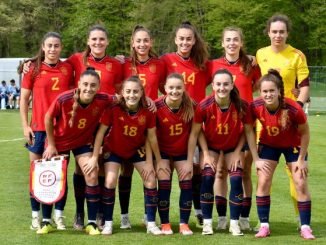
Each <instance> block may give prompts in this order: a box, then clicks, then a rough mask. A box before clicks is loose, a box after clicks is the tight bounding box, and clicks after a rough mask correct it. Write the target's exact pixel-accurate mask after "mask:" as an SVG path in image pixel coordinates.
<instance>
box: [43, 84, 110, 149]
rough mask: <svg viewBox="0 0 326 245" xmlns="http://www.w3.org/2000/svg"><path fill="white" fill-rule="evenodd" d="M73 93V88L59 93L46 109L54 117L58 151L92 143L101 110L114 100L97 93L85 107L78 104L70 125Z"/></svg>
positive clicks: (104, 94) (106, 95)
mask: <svg viewBox="0 0 326 245" xmlns="http://www.w3.org/2000/svg"><path fill="white" fill-rule="evenodd" d="M74 93H75V90H69V91H67V92H65V93H63V94H61V95H60V96H59V97H58V98H57V99H56V100H55V101H54V102H53V103H52V105H51V107H50V108H49V111H48V113H49V115H50V116H52V117H53V118H54V138H55V145H56V148H57V150H58V151H59V152H63V151H67V150H72V149H75V148H78V147H81V146H83V145H87V144H91V143H93V141H94V136H95V133H96V129H97V126H98V124H99V121H100V118H101V115H102V113H103V111H104V110H105V108H106V107H108V106H110V105H111V104H112V103H113V102H114V101H115V97H114V96H110V95H108V94H106V93H97V94H96V95H95V97H94V99H93V101H92V102H91V103H90V104H89V105H87V106H86V107H83V106H81V105H78V107H77V110H76V116H75V118H74V123H73V126H72V127H70V126H69V120H70V118H71V111H72V105H73V103H74V98H73V96H74Z"/></svg>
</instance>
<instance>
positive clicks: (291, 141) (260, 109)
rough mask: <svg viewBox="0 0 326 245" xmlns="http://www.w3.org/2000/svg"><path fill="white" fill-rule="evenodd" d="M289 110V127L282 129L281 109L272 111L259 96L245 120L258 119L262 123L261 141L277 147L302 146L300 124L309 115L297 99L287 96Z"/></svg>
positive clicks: (248, 122)
mask: <svg viewBox="0 0 326 245" xmlns="http://www.w3.org/2000/svg"><path fill="white" fill-rule="evenodd" d="M285 108H286V110H287V117H288V118H287V127H286V128H285V129H282V125H281V111H282V110H280V109H279V110H277V111H276V112H274V113H271V112H269V111H268V110H267V108H266V107H265V103H264V101H263V99H262V98H257V99H255V100H254V102H252V103H251V104H250V107H249V108H248V113H246V116H245V120H244V122H245V123H247V124H253V123H254V122H255V120H256V119H258V120H259V121H260V123H261V125H262V130H261V133H260V137H259V142H260V143H262V144H266V145H269V146H272V147H276V148H287V147H296V146H300V134H299V132H298V125H299V124H304V123H305V122H306V121H307V117H306V115H305V113H304V111H303V110H302V108H301V106H300V105H299V104H297V103H296V102H295V101H293V100H291V99H288V98H285Z"/></svg>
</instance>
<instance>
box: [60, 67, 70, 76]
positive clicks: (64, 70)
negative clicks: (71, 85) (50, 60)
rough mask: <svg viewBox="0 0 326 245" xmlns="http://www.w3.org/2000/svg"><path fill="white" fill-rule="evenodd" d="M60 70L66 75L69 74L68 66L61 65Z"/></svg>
mask: <svg viewBox="0 0 326 245" xmlns="http://www.w3.org/2000/svg"><path fill="white" fill-rule="evenodd" d="M60 71H61V73H62V74H63V75H65V76H67V75H68V70H67V68H66V67H61V68H60Z"/></svg>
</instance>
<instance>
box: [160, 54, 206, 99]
mask: <svg viewBox="0 0 326 245" xmlns="http://www.w3.org/2000/svg"><path fill="white" fill-rule="evenodd" d="M161 60H163V61H164V63H165V65H166V68H167V74H171V73H174V72H176V73H180V74H181V75H182V76H183V78H184V81H185V85H186V90H187V92H188V94H189V95H190V97H191V98H193V99H194V100H195V101H196V102H197V103H199V102H200V101H201V100H203V99H204V98H205V94H206V87H207V85H208V84H209V83H210V81H209V75H208V70H207V67H206V69H205V70H201V69H199V68H197V67H196V66H195V64H194V63H193V61H192V60H191V59H189V60H185V59H183V58H182V57H180V56H179V55H177V54H176V53H170V54H165V55H163V56H162V57H161ZM206 65H208V62H207V63H206Z"/></svg>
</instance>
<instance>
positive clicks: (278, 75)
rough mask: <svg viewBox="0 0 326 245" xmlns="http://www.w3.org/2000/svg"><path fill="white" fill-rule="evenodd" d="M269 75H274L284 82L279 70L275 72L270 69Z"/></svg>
mask: <svg viewBox="0 0 326 245" xmlns="http://www.w3.org/2000/svg"><path fill="white" fill-rule="evenodd" d="M268 74H271V75H274V76H276V77H277V78H279V79H280V80H281V81H282V77H281V74H280V73H279V71H278V70H275V69H269V70H268Z"/></svg>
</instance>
